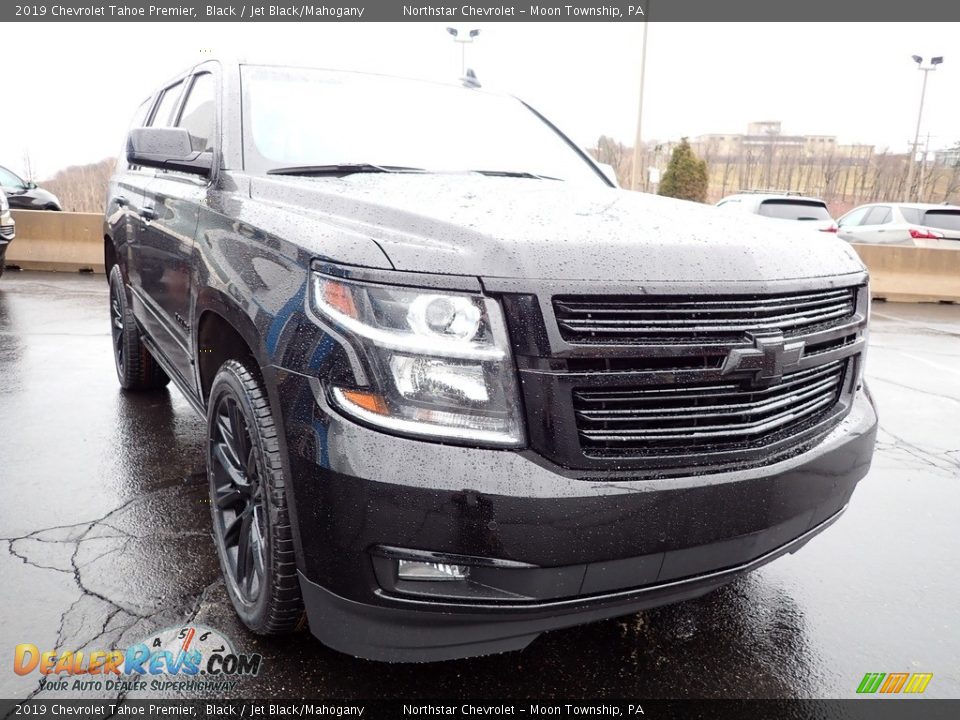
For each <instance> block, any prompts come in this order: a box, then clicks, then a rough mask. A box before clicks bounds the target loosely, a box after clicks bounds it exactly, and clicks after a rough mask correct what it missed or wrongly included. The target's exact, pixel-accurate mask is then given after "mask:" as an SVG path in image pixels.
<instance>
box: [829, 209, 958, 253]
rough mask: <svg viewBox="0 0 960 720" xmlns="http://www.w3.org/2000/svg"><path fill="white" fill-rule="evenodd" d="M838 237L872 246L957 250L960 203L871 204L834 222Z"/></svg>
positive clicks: (852, 211)
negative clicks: (907, 246)
mask: <svg viewBox="0 0 960 720" xmlns="http://www.w3.org/2000/svg"><path fill="white" fill-rule="evenodd" d="M837 224H838V225H839V226H840V229H839V231H838V235H839V237H841V238H843V239H844V240H847V241H849V242H855V243H867V244H871V245H912V246H916V247H935V248H954V249H960V206H957V205H929V204H922V203H871V204H870V205H861V206H860V207H857V208H854V209H853V210H851V211H850V212H848V213H847V214H846V215H844V216H843V217H841V218H840V220H839V221H838V222H837Z"/></svg>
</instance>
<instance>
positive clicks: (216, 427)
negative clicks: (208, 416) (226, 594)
mask: <svg viewBox="0 0 960 720" xmlns="http://www.w3.org/2000/svg"><path fill="white" fill-rule="evenodd" d="M213 417H214V419H215V422H214V423H213V425H212V427H211V437H210V446H211V467H210V482H211V487H210V493H211V502H212V504H213V518H214V527H215V530H216V534H217V538H218V539H219V541H220V543H221V551H222V553H223V557H224V558H225V560H226V571H227V576H228V577H227V580H228V582H230V583H231V585H232V586H233V588H234V589H235V590H236V592H237V594H238V595H239V596H240V599H241V600H243V602H244V603H245V604H248V605H253V604H255V603H256V601H257V599H258V597H259V595H260V591H261V590H262V588H263V579H264V568H265V564H266V563H265V553H266V532H267V529H266V523H265V512H266V508H265V503H264V485H263V482H262V473H261V471H260V466H261V461H260V456H259V452H258V450H257V447H256V445H255V444H254V442H253V439H252V437H251V436H250V429H249V428H248V427H247V423H246V421H245V419H244V417H243V412H242V411H241V410H240V406H239V404H238V402H237V399H236V398H235V397H233V396H232V395H230V394H224V395H221V397H220V398H219V400H218V401H217V405H216V407H215V408H214V410H213Z"/></svg>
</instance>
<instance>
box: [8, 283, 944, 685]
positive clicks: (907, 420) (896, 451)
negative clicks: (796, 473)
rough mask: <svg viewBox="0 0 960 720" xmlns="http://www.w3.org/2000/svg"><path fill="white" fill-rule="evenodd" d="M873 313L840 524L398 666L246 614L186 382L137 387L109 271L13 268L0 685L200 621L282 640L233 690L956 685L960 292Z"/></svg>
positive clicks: (256, 646)
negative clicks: (762, 555) (713, 576)
mask: <svg viewBox="0 0 960 720" xmlns="http://www.w3.org/2000/svg"><path fill="white" fill-rule="evenodd" d="M873 311H874V314H873V324H872V330H871V337H870V350H869V357H868V377H869V382H870V385H871V388H872V390H873V393H874V395H875V397H876V400H877V402H878V404H879V407H880V413H881V431H880V434H879V439H878V446H877V454H876V457H875V461H874V465H873V468H872V470H871V472H870V474H869V475H868V476H867V477H866V478H865V479H864V480H863V481H862V482H861V484H860V486H859V488H858V490H857V491H856V493H855V494H854V497H853V501H852V503H851V506H850V509H849V510H848V512H847V513H846V514H845V516H844V517H842V518H841V519H840V521H839V522H837V523H836V525H834V526H833V527H832V528H831V529H829V530H828V531H827V532H825V533H824V534H822V535H820V536H818V537H817V538H815V539H814V540H812V541H811V542H810V543H809V544H808V545H807V546H806V547H805V548H803V550H801V551H800V552H799V553H797V554H795V555H788V556H786V557H784V558H781V559H779V560H777V561H775V562H774V563H772V564H770V565H768V566H766V567H764V568H762V569H761V570H759V571H757V572H755V573H753V574H751V575H749V576H747V577H746V578H744V579H741V580H740V581H737V582H735V583H733V584H731V585H729V586H727V587H725V588H722V589H720V590H718V591H716V592H714V593H712V594H710V595H707V596H705V597H703V598H700V599H698V600H694V601H691V602H686V603H682V604H679V605H673V606H668V607H664V608H659V609H656V610H652V611H647V612H643V613H640V614H637V615H633V616H629V617H625V618H621V619H617V620H610V621H605V622H601V623H596V624H593V625H588V626H584V627H580V628H576V629H572V630H564V631H557V632H553V633H549V634H546V635H543V636H541V637H540V638H539V639H538V640H536V641H535V642H534V643H533V644H532V645H531V646H530V647H529V648H527V650H525V651H524V652H522V653H513V654H507V655H500V656H494V657H487V658H479V659H475V660H465V661H457V662H447V663H439V664H432V665H420V666H415V665H414V666H402V665H383V664H378V663H372V662H366V661H362V660H356V659H353V658H350V657H347V656H344V655H341V654H339V653H336V652H334V651H332V650H328V649H326V648H324V647H323V646H322V645H320V644H319V643H318V642H317V641H315V640H314V639H313V638H312V636H311V635H310V634H309V633H307V632H301V633H299V634H298V635H295V636H292V637H289V638H285V639H281V640H269V641H266V640H263V639H260V638H256V637H254V636H252V635H250V634H249V633H247V632H246V631H245V630H244V629H243V627H242V626H241V625H240V624H239V622H238V621H237V620H236V619H235V617H234V615H233V612H232V609H231V608H230V606H229V602H228V600H227V596H226V593H225V590H224V587H223V585H222V583H221V582H220V579H219V569H218V566H217V561H216V557H215V554H214V549H213V544H212V540H211V538H210V532H209V513H208V505H207V504H206V502H205V499H206V487H205V480H204V467H203V456H202V438H203V424H202V421H201V419H200V418H199V417H198V416H197V415H196V414H195V413H194V412H193V410H192V409H191V408H190V407H189V406H188V404H187V402H186V401H185V400H184V399H183V398H182V397H181V396H180V395H179V393H178V392H177V391H176V390H175V389H172V388H171V389H170V390H168V391H162V392H160V393H159V394H153V395H130V394H124V393H122V392H121V391H120V389H119V386H118V385H117V381H116V377H115V374H114V369H113V364H112V363H113V361H112V358H111V354H110V352H111V351H110V338H109V328H108V320H107V285H106V281H105V279H104V277H103V276H91V275H76V274H57V273H34V272H20V273H17V272H8V273H7V274H5V275H4V277H3V278H2V280H0V697H8V698H9V697H12V698H23V697H27V696H29V695H34V696H37V697H39V698H44V697H49V698H53V697H64V696H65V694H64V693H57V692H54V691H51V690H49V689H41V688H38V684H37V674H36V673H33V674H31V675H29V676H18V675H15V674H14V673H13V672H12V671H11V667H12V660H13V650H14V646H15V645H16V644H18V643H26V642H29V643H34V644H36V645H37V646H38V647H40V648H41V649H54V648H57V649H61V650H67V649H70V650H77V649H87V650H97V649H112V648H114V647H117V648H122V647H127V646H128V645H130V644H131V643H134V642H139V641H140V640H142V639H143V638H144V637H146V636H147V635H148V634H149V633H151V632H153V631H156V630H158V629H160V628H164V627H169V626H175V625H181V624H185V623H188V622H192V623H198V624H202V625H205V626H208V627H212V628H216V629H218V630H220V631H221V632H223V634H225V635H226V636H227V637H230V638H232V640H233V642H234V645H235V646H236V647H237V648H238V650H243V651H246V652H259V653H261V654H262V655H263V656H264V660H263V666H262V672H261V673H260V675H259V676H258V677H256V678H251V679H247V680H244V681H243V682H242V684H240V685H238V686H237V689H236V690H235V691H234V692H232V693H230V694H231V695H233V696H237V697H261V698H270V697H277V698H281V697H282V698H292V699H295V698H308V697H318V698H322V697H327V698H342V699H346V698H366V699H371V698H411V699H413V698H443V697H459V698H515V699H519V698H525V697H537V698H558V699H559V698H572V697H591V698H602V697H610V698H643V699H653V698H723V697H785V698H792V697H801V698H807V697H809V698H818V697H841V698H843V697H852V696H854V695H855V690H856V687H857V685H858V683H859V682H860V679H861V678H862V677H863V675H864V673H866V672H932V673H934V677H933V680H932V681H931V683H930V685H929V686H928V688H927V691H926V693H925V695H926V696H928V697H954V698H955V697H960V580H958V572H960V557H958V556H960V510H958V508H960V305H905V304H894V303H875V304H874V308H873ZM92 695H93V696H97V695H106V693H93V694H92Z"/></svg>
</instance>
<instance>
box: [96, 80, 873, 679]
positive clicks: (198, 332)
mask: <svg viewBox="0 0 960 720" xmlns="http://www.w3.org/2000/svg"><path fill="white" fill-rule="evenodd" d="M105 253H106V267H107V271H108V272H109V279H110V302H111V313H112V321H113V343H114V350H115V358H116V367H117V373H118V375H119V378H120V383H121V385H122V386H123V387H124V388H126V389H128V390H149V389H154V388H160V387H162V386H164V385H165V384H166V383H167V382H168V379H172V380H173V381H174V383H175V384H176V385H177V386H178V387H179V388H180V390H181V391H182V392H183V393H184V395H185V396H186V397H187V398H188V399H189V401H190V403H191V404H192V405H193V406H194V407H195V408H196V410H197V411H198V412H200V413H203V414H204V415H205V417H206V420H207V467H208V476H209V485H210V500H211V508H212V519H213V526H214V539H215V544H216V548H217V552H218V554H219V558H220V562H221V565H222V568H223V573H224V577H225V581H226V585H227V588H228V591H229V594H230V597H231V599H232V601H233V604H234V606H235V608H236V610H237V612H238V613H239V615H240V617H241V618H242V619H243V621H244V623H245V624H246V625H247V626H248V627H249V628H250V629H251V630H253V631H254V632H257V633H263V634H274V633H282V632H285V631H289V630H292V629H294V628H295V627H296V626H297V625H298V623H299V622H300V620H301V618H302V617H303V614H304V612H305V613H306V618H307V620H308V621H309V625H310V628H311V630H312V632H313V633H314V634H315V635H316V636H317V637H318V638H320V640H322V641H323V642H324V643H326V644H327V645H329V646H331V647H333V648H336V649H339V650H342V651H344V652H347V653H351V654H354V655H358V656H363V657H367V658H376V659H381V660H395V661H407V660H439V659H444V658H454V657H463V656H469V655H477V654H482V653H490V652H499V651H504V650H515V649H520V648H523V647H524V646H526V645H527V644H528V643H530V641H531V640H533V639H534V638H535V637H536V636H537V635H538V634H540V633H541V632H543V631H546V630H550V629H553V628H561V627H567V626H571V625H576V624H580V623H585V622H590V621H593V620H598V619H601V618H607V617H613V616H617V615H624V614H628V613H632V612H635V611H637V610H638V609H642V608H646V607H651V606H655V605H660V604H664V603H668V602H674V601H677V600H683V599H686V598H692V597H695V596H698V595H701V594H703V593H706V592H707V591H709V590H711V589H713V588H715V587H717V586H719V585H721V584H723V583H726V582H728V581H730V580H731V579H733V578H735V577H737V576H738V575H739V574H741V573H743V572H745V571H748V570H751V569H753V568H756V567H758V566H759V565H761V564H763V563H765V562H768V561H770V560H772V559H774V558H776V557H778V556H780V555H782V554H784V553H787V552H792V551H794V550H796V549H797V548H798V547H800V546H801V545H802V544H803V543H805V542H806V541H807V540H809V539H810V538H811V537H812V536H813V535H815V534H816V533H818V532H820V531H821V530H823V529H824V528H826V527H827V526H828V525H830V524H831V523H832V522H833V521H834V520H836V519H837V517H838V516H839V515H840V514H841V513H842V512H843V510H844V508H845V507H846V505H847V502H848V500H849V499H850V496H851V493H852V492H853V490H854V487H855V485H856V483H857V481H858V480H859V479H860V478H861V477H863V476H864V474H865V473H866V472H867V470H868V468H869V465H870V460H871V456H872V451H873V445H874V436H875V432H876V424H877V418H876V414H875V411H874V407H873V403H872V401H871V399H870V395H869V393H868V391H867V389H866V386H865V385H864V383H863V362H864V352H865V348H866V345H865V343H866V333H867V318H868V314H869V313H868V306H869V296H868V290H867V277H866V273H865V271H864V267H863V265H862V264H861V263H860V261H859V260H858V259H857V256H856V255H855V254H854V252H853V251H852V250H851V249H850V248H849V247H848V246H847V245H846V244H845V243H843V242H840V241H838V240H837V239H836V238H835V237H833V236H832V235H829V236H826V235H825V236H823V237H818V236H817V235H816V234H811V233H808V232H804V231H803V230H794V229H792V228H791V227H788V226H783V227H780V226H776V227H774V226H772V225H770V224H769V223H768V222H765V221H764V220H762V219H754V218H751V217H742V216H736V217H734V216H730V215H728V214H724V213H722V212H718V211H717V210H715V209H714V208H711V207H707V206H704V205H698V204H694V203H688V202H681V201H676V200H671V199H666V198H660V197H656V196H650V195H644V194H640V193H633V192H626V191H622V190H619V189H616V188H614V187H613V186H612V184H611V183H610V181H608V180H607V179H606V178H605V177H604V175H603V173H602V172H601V171H600V170H599V169H598V167H597V166H596V165H595V164H594V163H593V162H592V161H591V160H590V159H589V158H588V157H587V156H586V155H584V153H582V152H581V151H580V150H578V149H577V148H576V147H575V146H574V145H573V143H571V141H570V140H568V139H567V138H566V137H565V136H564V135H562V134H561V133H560V132H559V131H558V130H557V129H556V128H555V127H553V126H552V125H551V124H550V123H549V122H548V121H547V120H545V119H544V118H543V117H542V116H540V115H539V114H537V113H536V112H535V111H533V110H532V109H531V108H529V107H528V106H526V105H525V104H524V103H522V102H520V101H518V100H516V99H514V98H511V97H507V96H502V95H497V94H491V93H487V92H484V91H481V90H478V89H475V88H464V87H459V86H447V85H442V84H433V83H426V82H417V81H410V80H399V79H393V78H385V77H380V76H372V75H361V74H352V73H338V72H330V71H319V70H308V69H299V68H287V67H270V66H258V65H244V64H228V63H222V62H218V61H208V62H205V63H203V64H201V65H198V66H196V67H194V68H192V69H191V70H189V71H187V72H185V73H183V74H182V75H180V76H178V77H176V78H174V79H172V80H171V81H170V82H169V83H167V84H165V85H164V86H163V87H161V88H159V89H158V90H157V91H156V92H155V93H154V94H153V95H151V96H150V98H149V99H147V100H146V101H145V102H144V103H143V105H142V106H141V107H140V109H139V111H138V112H137V115H136V117H135V118H134V121H133V125H132V128H131V130H130V132H129V135H128V138H127V145H126V151H125V154H124V156H123V157H122V158H121V160H120V162H119V165H118V170H117V172H116V174H115V176H114V177H113V179H112V182H111V185H110V189H109V197H108V199H107V207H106V222H105Z"/></svg>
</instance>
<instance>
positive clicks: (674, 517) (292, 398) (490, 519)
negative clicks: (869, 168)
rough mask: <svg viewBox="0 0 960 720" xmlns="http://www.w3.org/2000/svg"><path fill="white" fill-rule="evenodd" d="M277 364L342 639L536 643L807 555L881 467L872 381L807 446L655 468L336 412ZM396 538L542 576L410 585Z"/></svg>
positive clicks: (317, 567)
mask: <svg viewBox="0 0 960 720" xmlns="http://www.w3.org/2000/svg"><path fill="white" fill-rule="evenodd" d="M267 374H268V376H269V377H268V382H267V385H268V387H270V388H271V393H272V400H273V402H274V404H275V409H276V410H277V411H278V415H279V417H280V418H281V420H282V424H283V428H284V432H283V433H282V438H283V439H284V442H285V444H286V450H287V452H286V455H287V458H288V463H289V466H288V471H289V477H290V478H291V484H292V498H291V500H292V506H293V507H292V510H293V519H294V523H295V525H296V528H295V529H296V532H295V536H296V543H297V554H298V557H297V561H298V568H299V571H300V578H301V588H302V591H303V596H304V601H305V603H306V609H307V614H308V618H309V620H310V627H311V630H312V632H313V633H314V634H315V635H316V636H317V637H318V638H319V639H320V640H321V641H322V642H324V644H326V645H329V646H330V647H333V648H335V649H337V650H341V651H343V652H346V653H349V654H352V655H358V656H361V657H366V658H371V659H378V660H387V661H432V660H443V659H449V658H458V657H467V656H472V655H479V654H485V653H492V652H502V651H507V650H517V649H521V648H523V647H525V646H526V645H527V644H528V643H530V642H531V641H532V640H533V639H534V638H535V637H536V636H537V635H538V634H539V633H541V632H543V631H546V630H551V629H556V628H561V627H568V626H572V625H577V624H581V623H585V622H592V621H595V620H600V619H603V618H609V617H615V616H618V615H623V614H629V613H632V612H635V611H637V610H640V609H643V608H648V607H653V606H656V605H661V604H665V603H670V602H675V601H679V600H685V599H689V598H692V597H696V596H698V595H701V594H703V593H706V592H708V591H710V590H712V589H713V588H716V587H718V586H720V585H722V584H724V583H726V582H729V581H730V580H731V579H733V578H734V577H736V576H737V575H739V574H741V573H744V572H747V571H749V570H752V569H754V568H756V567H758V566H759V565H762V564H763V563H766V562H769V561H770V560H773V559H775V558H776V557H778V556H780V555H782V554H784V553H787V552H793V551H794V550H796V549H797V548H799V547H800V546H801V545H803V544H804V543H805V542H807V541H808V540H809V539H810V538H811V537H812V536H813V535H815V534H817V533H819V532H820V531H822V530H823V529H825V528H826V527H827V526H829V525H830V524H831V523H832V522H833V521H834V520H836V519H837V517H838V516H839V514H840V513H842V511H843V509H844V508H845V507H846V504H847V502H848V501H849V498H850V495H851V494H852V492H853V490H854V488H855V486H856V483H857V481H858V480H859V479H860V478H862V477H863V476H864V475H865V474H866V472H867V470H868V469H869V466H870V460H871V457H872V452H873V445H874V438H875V434H876V426H877V417H876V412H875V410H874V407H873V403H872V401H871V399H870V397H869V394H868V393H867V392H865V391H863V390H861V391H859V392H858V393H857V394H856V397H855V399H854V402H853V406H852V408H851V412H850V414H849V415H848V416H847V417H846V418H845V419H844V420H843V421H842V422H841V423H840V424H839V425H838V426H837V427H836V428H835V429H834V430H833V431H831V432H830V434H829V435H828V436H827V437H826V438H825V439H824V440H823V441H822V442H820V443H819V444H817V445H816V446H815V447H814V448H812V449H810V450H809V451H807V452H805V453H803V454H801V455H798V456H796V457H792V458H789V459H786V460H782V461H780V462H778V463H776V464H773V465H770V466H767V467H760V468H751V469H748V470H740V471H733V472H724V473H716V474H706V475H698V476H694V477H667V478H649V477H638V475H637V473H636V471H632V472H631V471H572V470H566V469H564V468H562V467H560V466H557V465H553V464H552V463H550V462H548V461H546V460H545V459H543V458H542V457H540V456H538V455H536V454H535V453H532V452H530V451H521V452H515V451H500V450H482V449H473V448H465V447H456V446H450V445H441V444H437V443H429V442H421V441H416V440H411V439H406V438H399V437H393V436H389V435H386V434H384V433H381V432H378V431H375V430H371V429H368V428H365V427H362V426H359V425H357V424H355V423H353V422H351V421H349V420H347V419H345V418H343V417H341V416H340V415H339V414H337V413H336V412H334V411H332V410H331V409H330V408H329V407H328V406H327V405H326V402H325V400H324V398H323V395H322V393H320V392H319V386H318V384H317V383H316V381H315V380H312V379H310V378H307V377H305V376H303V375H299V374H296V373H293V372H289V371H284V370H278V369H275V368H271V369H268V372H267ZM383 546H389V547H393V548H407V549H410V550H423V551H431V552H435V553H444V554H449V555H462V556H472V557H474V558H485V559H496V560H503V561H511V562H512V564H513V565H514V566H515V567H513V568H512V569H505V570H502V571H501V572H502V573H527V575H526V576H524V580H523V581H522V582H519V583H517V582H513V585H514V586H517V585H518V584H519V585H520V586H522V587H524V588H525V589H524V593H523V594H522V595H520V596H519V597H518V599H517V600H516V601H504V600H503V599H496V600H490V601H485V600H482V599H479V600H478V599H469V600H467V599H460V600H452V599H450V600H444V599H438V598H425V597H423V596H417V595H411V594H407V593H398V592H396V591H395V589H394V588H391V587H390V586H389V583H384V582H383V575H382V573H381V574H380V575H379V576H378V574H377V572H376V571H375V569H374V568H375V553H376V552H377V548H380V547H383ZM511 577H512V578H516V577H519V575H515V576H511ZM378 578H379V579H378Z"/></svg>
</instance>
